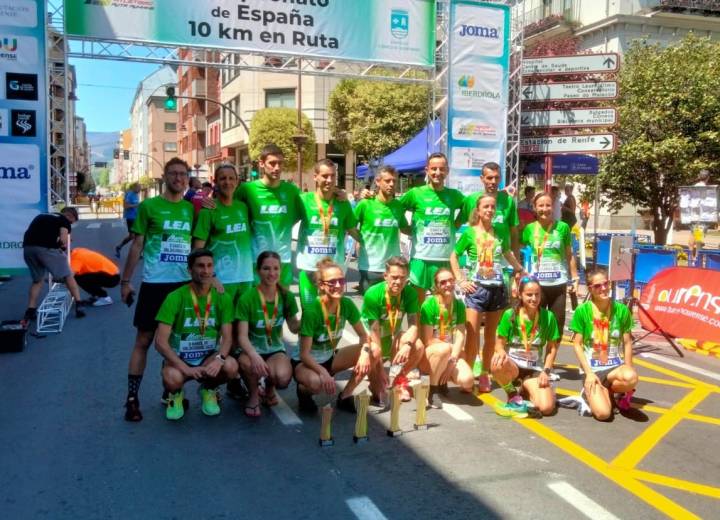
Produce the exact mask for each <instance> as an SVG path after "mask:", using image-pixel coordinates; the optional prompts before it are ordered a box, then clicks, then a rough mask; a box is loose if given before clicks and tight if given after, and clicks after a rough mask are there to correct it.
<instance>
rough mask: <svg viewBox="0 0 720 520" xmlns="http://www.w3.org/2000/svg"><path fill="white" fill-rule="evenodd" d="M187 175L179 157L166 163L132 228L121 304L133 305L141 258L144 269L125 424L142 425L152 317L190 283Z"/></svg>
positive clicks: (154, 324) (187, 168)
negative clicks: (156, 191) (159, 189)
mask: <svg viewBox="0 0 720 520" xmlns="http://www.w3.org/2000/svg"><path fill="white" fill-rule="evenodd" d="M189 171H190V166H188V164H187V163H186V162H185V161H183V160H182V159H180V158H178V157H173V158H172V159H170V160H169V161H168V162H167V163H165V168H164V171H163V180H164V182H165V190H164V192H163V194H162V195H158V196H157V197H152V198H150V199H146V200H144V201H143V202H142V203H141V204H140V207H139V208H138V216H137V219H136V220H135V223H134V225H133V229H132V232H133V233H134V234H135V236H134V237H133V243H132V246H131V248H130V252H129V253H128V257H127V259H126V261H125V269H124V270H123V274H122V279H121V281H120V295H121V297H122V300H123V301H124V302H125V303H128V304H132V295H133V294H134V293H135V291H134V289H133V287H132V285H131V284H130V279H131V278H132V275H133V273H134V272H135V266H136V265H137V263H138V260H139V259H140V253H142V254H143V258H144V262H145V265H144V269H143V277H142V285H140V293H139V294H138V302H137V306H136V307H135V318H134V319H133V325H134V326H135V328H136V329H137V334H136V335H135V345H134V346H133V351H132V354H131V355H130V363H129V366H128V395H127V401H126V403H125V420H126V421H141V420H142V413H140V401H139V400H138V391H139V389H140V382H141V381H142V377H143V372H145V364H146V362H147V351H148V348H149V347H150V344H151V343H152V340H153V336H154V335H155V329H156V328H157V321H156V320H155V316H156V315H157V312H158V310H159V309H160V306H161V305H162V303H163V301H165V298H166V297H167V295H168V294H170V293H171V292H172V291H174V290H175V289H178V288H180V287H181V286H183V285H184V284H185V283H186V282H187V280H188V278H189V274H188V271H187V258H188V255H189V254H190V245H191V229H192V223H193V206H192V204H190V203H189V202H187V201H186V200H183V192H184V191H185V187H186V185H187V182H188V173H189Z"/></svg>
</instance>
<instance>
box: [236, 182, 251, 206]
mask: <svg viewBox="0 0 720 520" xmlns="http://www.w3.org/2000/svg"><path fill="white" fill-rule="evenodd" d="M249 185H250V183H249V182H242V183H240V184H239V185H238V187H237V188H235V193H234V194H233V198H234V199H235V200H239V201H241V202H247V198H248V193H247V192H248V186H249Z"/></svg>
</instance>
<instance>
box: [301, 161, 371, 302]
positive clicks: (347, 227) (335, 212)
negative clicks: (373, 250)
mask: <svg viewBox="0 0 720 520" xmlns="http://www.w3.org/2000/svg"><path fill="white" fill-rule="evenodd" d="M314 170H315V191H314V192H308V193H303V194H302V196H301V199H302V203H303V214H302V222H301V226H300V237H299V239H298V255H297V267H298V269H299V270H300V305H301V307H302V308H305V307H307V306H308V305H309V304H311V303H312V302H313V301H314V300H315V299H316V298H317V288H316V287H315V285H314V284H313V281H312V273H314V272H315V271H316V269H317V263H318V262H319V261H320V260H322V259H323V258H325V257H330V258H331V259H332V260H334V261H335V263H336V264H338V265H343V264H344V262H345V234H346V233H347V234H349V235H350V236H352V237H353V238H354V239H355V240H357V241H358V242H361V243H362V238H361V237H360V234H359V233H358V231H357V229H356V228H355V226H356V225H357V220H355V215H353V211H352V207H351V206H350V203H349V202H348V201H347V200H338V199H337V197H336V196H335V195H336V181H337V168H336V166H335V163H334V162H332V161H331V160H330V159H321V160H319V161H318V162H317V163H315V168H314Z"/></svg>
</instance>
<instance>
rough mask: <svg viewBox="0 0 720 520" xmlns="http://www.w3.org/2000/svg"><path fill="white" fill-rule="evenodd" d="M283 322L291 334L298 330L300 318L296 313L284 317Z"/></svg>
mask: <svg viewBox="0 0 720 520" xmlns="http://www.w3.org/2000/svg"><path fill="white" fill-rule="evenodd" d="M285 323H287V326H288V329H290V332H292V333H293V334H297V333H298V332H299V331H300V320H299V319H298V317H297V315H294V316H290V317H289V318H286V319H285Z"/></svg>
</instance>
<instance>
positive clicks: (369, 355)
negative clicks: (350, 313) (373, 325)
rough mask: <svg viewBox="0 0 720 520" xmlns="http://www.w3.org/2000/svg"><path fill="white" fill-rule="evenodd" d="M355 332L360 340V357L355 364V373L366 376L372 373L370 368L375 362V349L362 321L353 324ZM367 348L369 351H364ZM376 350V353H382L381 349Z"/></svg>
mask: <svg viewBox="0 0 720 520" xmlns="http://www.w3.org/2000/svg"><path fill="white" fill-rule="evenodd" d="M352 327H353V330H354V331H355V334H357V336H358V338H359V340H360V355H359V356H358V360H357V363H355V373H356V374H357V375H359V376H365V375H367V374H368V373H369V372H370V367H371V366H372V362H373V348H372V346H371V345H370V341H369V340H368V335H367V332H366V331H365V327H363V324H362V322H361V321H359V320H358V321H357V322H356V323H354V324H353V326H352ZM365 346H367V347H368V351H366V350H364V349H363V347H365ZM379 346H380V345H379V344H378V348H377V349H376V352H380V348H379Z"/></svg>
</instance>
